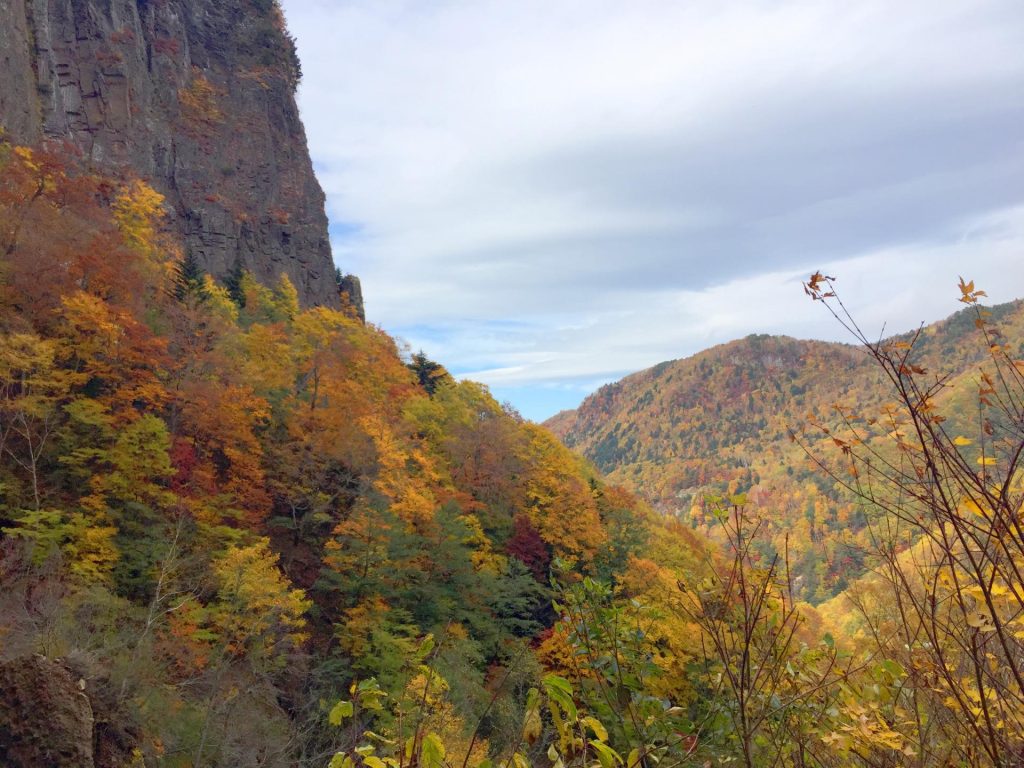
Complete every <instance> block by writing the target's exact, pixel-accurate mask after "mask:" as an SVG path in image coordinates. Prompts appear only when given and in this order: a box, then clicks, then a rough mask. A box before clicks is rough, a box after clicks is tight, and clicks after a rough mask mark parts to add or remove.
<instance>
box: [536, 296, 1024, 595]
mask: <svg viewBox="0 0 1024 768" xmlns="http://www.w3.org/2000/svg"><path fill="white" fill-rule="evenodd" d="M990 311H991V313H992V314H991V320H992V321H993V322H995V323H997V324H998V325H999V327H1000V328H1001V329H1002V331H1003V333H1004V334H1005V337H1006V340H1007V343H1008V346H1009V348H1010V350H1011V353H1012V354H1013V355H1016V356H1017V357H1024V302H1020V301H1017V302H1013V303H1011V304H1005V305H1000V306H997V307H993V308H992V309H991V310H990ZM974 320H975V317H974V314H973V313H972V312H971V310H969V309H967V310H962V311H960V312H958V313H956V314H955V315H953V316H951V317H950V318H948V319H946V320H944V321H942V322H939V323H935V324H933V325H929V326H927V327H924V328H923V329H921V332H920V334H919V335H917V334H915V335H914V338H915V359H916V360H917V365H919V366H920V367H922V368H924V369H926V370H928V371H929V374H930V375H933V376H936V377H937V378H941V379H943V380H944V381H945V383H946V384H947V385H948V386H947V387H945V388H944V391H943V393H942V394H941V399H942V400H943V401H944V402H961V403H962V402H963V401H964V398H965V390H967V389H970V388H971V387H972V386H973V384H974V382H975V380H976V370H977V366H978V365H979V364H980V363H982V362H983V361H985V360H986V359H987V357H988V350H987V346H986V344H985V342H984V337H983V332H982V330H980V329H978V328H977V327H976V326H975V322H974ZM910 339H911V336H908V335H905V336H901V337H899V338H897V339H893V340H890V341H892V342H900V341H902V342H904V343H906V342H907V341H909V340H910ZM891 396H892V395H891V392H890V391H889V388H888V385H887V382H886V380H885V377H884V374H883V372H882V371H880V370H879V369H878V367H877V365H875V364H874V361H873V360H872V359H871V358H870V356H869V355H868V354H867V353H866V351H865V350H864V349H863V348H862V347H859V346H851V345H846V344H835V343H829V342H822V341H803V340H798V339H791V338H786V337H775V336H748V337H747V338H745V339H740V340H738V341H734V342H731V343H729V344H724V345H722V346H718V347H715V348H713V349H709V350H706V351H704V352H701V353H699V354H697V355H694V356H693V357H689V358H685V359H682V360H674V361H670V362H666V363H661V364H660V365H657V366H655V367H653V368H650V369H648V370H646V371H641V372H639V373H636V374H633V375H631V376H628V377H626V378H624V379H622V380H621V381H619V382H616V383H614V384H609V385H606V386H604V387H602V388H601V389H600V390H598V391H597V392H596V393H594V394H593V395H591V396H590V397H588V398H587V399H586V400H585V401H584V402H583V404H582V405H581V406H580V407H579V408H578V409H576V410H574V411H565V412H562V413H560V414H558V415H557V416H555V417H553V418H552V419H550V420H549V421H548V422H547V423H546V426H548V427H549V428H550V429H551V430H552V431H554V432H555V433H556V434H558V435H559V436H560V437H561V438H562V440H563V441H564V442H565V443H566V445H568V446H570V447H572V448H573V449H575V450H576V451H578V452H579V453H581V454H582V455H584V456H586V457H587V458H588V459H590V460H591V461H593V462H594V464H595V465H596V466H597V467H598V469H600V470H601V471H602V472H604V473H605V474H606V475H607V477H609V478H610V479H611V480H613V481H614V482H617V483H621V484H622V485H623V486H625V487H627V488H629V489H630V490H632V491H634V492H636V493H638V494H640V495H641V496H643V497H644V498H646V499H647V500H649V501H650V503H651V504H652V505H653V506H654V507H655V508H656V509H657V510H659V511H661V512H663V513H665V514H667V515H671V516H673V517H677V518H678V519H680V520H682V521H684V522H685V523H686V524H688V525H691V526H693V527H694V528H695V529H697V530H699V531H702V532H703V533H705V534H711V533H713V529H714V527H715V521H714V519H713V516H712V515H711V514H710V511H709V509H708V507H707V505H706V504H705V498H706V497H707V496H708V495H715V494H718V495H722V494H725V495H732V494H737V493H745V494H747V495H748V496H749V498H750V499H751V501H752V502H754V503H757V504H759V505H761V506H763V507H766V508H769V509H772V510H773V518H772V520H771V522H770V523H769V532H768V534H767V536H766V539H765V541H764V542H763V546H764V548H765V552H766V553H768V552H779V551H782V549H783V547H784V545H785V538H786V537H787V536H788V537H789V547H790V549H789V552H790V558H791V565H792V568H793V569H794V573H795V574H796V576H797V585H798V588H799V591H800V593H801V595H802V596H803V597H805V598H806V599H808V600H811V601H820V600H824V599H827V598H829V597H831V596H832V595H834V594H835V593H836V592H837V591H839V590H841V589H842V588H844V587H845V586H846V584H847V583H848V579H849V578H850V577H851V576H855V575H857V574H859V573H860V572H862V570H863V568H864V561H863V553H864V551H865V549H866V548H867V541H866V538H865V537H867V536H869V535H870V534H869V532H868V531H866V530H865V524H866V520H865V518H864V516H863V514H862V512H861V508H860V504H859V503H858V502H857V500H856V498H855V496H854V494H851V493H849V492H848V491H847V490H846V489H844V488H842V487H841V486H840V485H839V484H837V483H836V482H835V481H834V480H833V479H831V478H829V477H828V476H827V475H824V474H823V473H822V472H821V471H820V467H819V466H817V465H816V463H815V461H813V460H812V459H810V458H809V457H808V455H807V451H806V450H805V448H806V446H803V445H801V444H798V443H797V442H795V441H794V440H793V439H792V432H793V431H794V430H796V431H800V430H801V429H803V428H804V427H806V425H807V424H808V423H811V422H815V423H819V422H820V423H825V424H830V425H833V426H836V425H838V424H839V423H840V422H841V421H842V415H843V413H844V412H853V411H856V412H861V413H862V412H865V411H868V412H875V411H878V410H879V409H880V408H881V407H882V406H883V404H885V403H886V402H888V401H889V400H891ZM955 418H957V420H958V421H959V422H961V423H960V424H959V425H958V426H960V427H961V428H966V425H965V424H963V423H962V422H963V421H964V420H965V419H970V418H971V416H970V414H969V413H962V414H957V415H956V417H955ZM827 442H828V441H827V439H826V440H825V441H824V443H823V445H824V444H827Z"/></svg>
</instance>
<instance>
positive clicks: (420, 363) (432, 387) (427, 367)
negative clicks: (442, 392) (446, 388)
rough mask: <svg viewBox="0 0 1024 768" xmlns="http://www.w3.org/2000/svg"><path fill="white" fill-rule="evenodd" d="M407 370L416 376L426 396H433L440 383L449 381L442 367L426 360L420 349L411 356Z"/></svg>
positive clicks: (446, 372)
mask: <svg viewBox="0 0 1024 768" xmlns="http://www.w3.org/2000/svg"><path fill="white" fill-rule="evenodd" d="M409 369H410V370H411V371H412V372H413V373H415V374H416V380H417V381H418V382H419V384H420V386H421V387H423V389H425V390H426V392H427V394H428V395H433V394H434V392H436V391H437V386H438V385H439V384H440V383H441V382H443V381H447V380H450V379H451V376H450V375H449V374H448V371H446V370H445V369H444V366H443V365H441V364H440V363H435V362H434V361H433V360H431V359H430V358H428V357H427V356H426V354H425V353H424V352H423V350H422V349H421V350H420V351H419V352H417V353H416V354H414V355H413V356H412V361H411V362H410V363H409Z"/></svg>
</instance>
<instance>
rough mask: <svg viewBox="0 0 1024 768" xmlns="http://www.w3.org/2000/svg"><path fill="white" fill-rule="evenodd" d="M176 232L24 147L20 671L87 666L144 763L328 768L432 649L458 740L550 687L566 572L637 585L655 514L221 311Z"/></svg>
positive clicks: (311, 325)
mask: <svg viewBox="0 0 1024 768" xmlns="http://www.w3.org/2000/svg"><path fill="white" fill-rule="evenodd" d="M162 203H163V201H162V198H161V196H160V195H159V194H158V193H156V192H155V191H154V190H152V189H151V188H150V187H148V186H146V185H145V184H144V183H142V182H139V181H132V182H123V181H121V180H119V179H113V178H109V177H104V176H100V175H96V174H95V173H92V172H90V171H89V170H88V169H85V168H82V167H78V166H76V165H75V164H74V162H73V161H72V159H71V158H69V157H68V156H66V155H62V154H54V153H53V152H48V151H44V150H41V149H31V148H26V147H16V146H13V145H11V144H9V143H6V142H0V255H2V266H3V270H2V274H0V453H2V455H3V461H2V462H0V531H2V539H0V580H2V583H3V591H2V594H0V663H3V662H7V661H10V660H17V659H25V658H31V656H32V654H35V653H41V654H43V655H45V656H47V657H51V658H52V657H60V658H63V659H65V660H67V663H69V664H71V665H72V667H73V669H74V674H75V675H76V676H78V677H81V679H82V680H83V681H84V682H83V683H82V685H83V686H84V687H85V688H86V690H87V691H88V695H89V698H90V700H91V706H92V708H93V712H94V714H95V717H96V720H97V722H100V721H103V722H108V723H113V724H116V730H117V733H116V734H113V735H110V734H108V735H107V736H104V737H103V738H104V739H107V741H104V744H105V745H106V746H105V747H104V748H110V749H114V748H115V747H114V746H111V745H112V744H114V743H115V742H116V744H117V745H121V746H118V747H116V748H117V749H120V748H121V747H122V746H123V747H124V748H125V749H126V750H127V752H126V754H129V755H131V754H137V755H138V756H139V760H145V761H146V764H153V765H156V764H159V765H197V766H199V765H201V766H207V765H242V764H252V763H250V762H249V760H250V759H251V755H252V754H257V753H258V754H260V755H261V758H260V762H259V764H260V765H293V764H295V763H296V762H301V763H303V764H312V765H320V764H322V763H323V762H324V761H326V759H327V758H328V757H329V755H330V754H331V753H332V745H334V744H335V743H337V742H338V740H339V739H341V738H343V736H344V734H343V733H341V732H337V731H336V730H331V729H330V726H329V723H328V719H327V716H326V710H324V707H325V706H326V703H329V702H332V701H334V700H336V699H337V698H339V697H341V696H342V695H344V693H345V691H346V690H347V687H348V686H349V684H350V683H352V682H353V681H354V680H366V679H369V678H371V677H372V678H374V679H375V680H376V681H377V682H378V683H379V684H380V685H381V686H382V690H383V691H385V692H390V693H391V694H394V695H398V694H401V693H402V692H403V691H405V690H406V688H407V686H409V685H411V684H413V680H414V679H415V677H416V675H417V674H418V672H417V670H418V667H417V666H416V664H415V663H412V662H411V661H410V660H411V659H412V658H413V657H414V656H415V652H416V649H417V648H419V647H420V646H421V645H422V643H423V642H424V638H426V637H427V636H429V635H430V634H434V635H435V636H436V637H437V638H438V639H439V640H438V643H439V644H438V648H439V651H438V655H437V656H436V658H433V659H432V663H433V664H434V668H435V669H437V670H439V674H443V675H444V676H445V678H446V679H447V680H448V682H447V683H446V686H447V687H448V688H449V689H450V691H451V695H452V697H453V699H454V701H455V702H456V708H455V709H454V710H452V711H451V712H449V717H450V718H451V722H448V723H447V724H445V725H444V726H443V727H442V726H441V725H438V726H437V727H438V728H441V729H442V730H443V731H445V729H447V730H446V731H445V732H449V733H450V734H453V735H454V737H457V738H462V736H463V735H464V734H463V730H464V725H463V724H464V723H467V722H472V723H475V722H476V721H475V720H473V719H471V718H474V717H479V716H481V715H482V713H483V711H484V707H485V705H486V701H487V697H488V695H489V694H488V692H487V690H486V688H485V686H486V684H487V682H488V680H490V679H492V678H493V677H494V676H498V677H500V676H501V675H502V674H505V672H504V668H505V666H506V665H508V664H509V663H510V661H511V660H513V659H515V660H517V666H516V674H519V675H523V676H524V677H523V679H524V680H529V679H532V678H531V675H532V674H534V673H532V672H531V670H535V669H537V667H536V662H533V661H531V662H530V663H526V661H524V659H527V658H528V659H531V660H532V658H533V655H532V653H530V652H529V651H528V649H527V648H526V646H525V643H526V642H527V641H530V640H536V639H538V638H539V637H540V635H541V634H542V632H544V631H545V629H546V628H548V627H549V626H550V625H551V623H552V621H553V619H554V614H553V612H552V609H551V605H550V595H549V584H548V577H549V573H550V572H551V568H552V563H553V562H554V561H555V560H557V561H559V562H561V563H562V565H561V566H560V567H561V568H562V569H563V570H564V571H565V573H567V574H575V575H576V576H579V575H581V574H589V575H592V576H600V577H604V578H611V577H614V576H617V575H618V574H621V573H622V572H624V570H625V568H626V566H627V562H628V561H629V559H630V557H631V555H632V554H633V553H634V552H636V550H637V548H638V546H639V545H640V544H641V543H642V541H643V539H644V535H645V534H644V530H645V528H646V525H647V522H646V519H647V518H646V513H645V512H644V510H643V508H642V507H641V506H639V505H638V504H637V502H636V501H635V500H634V499H633V498H632V497H631V496H630V495H629V494H626V493H624V492H621V491H617V490H615V489H612V488H608V487H606V486H605V484H604V482H603V481H602V480H601V479H600V478H599V477H598V475H597V474H596V473H595V472H594V471H593V470H592V469H591V468H590V467H589V466H588V465H587V464H586V463H585V461H584V460H582V459H580V458H579V457H577V456H575V455H573V454H572V453H570V452H569V451H568V450H567V449H566V448H564V447H563V446H561V445H560V444H559V443H558V442H557V440H555V438H554V437H553V436H552V435H551V434H550V433H549V432H547V431H546V430H544V429H543V428H541V427H539V426H536V425H532V424H529V423H526V422H524V421H523V420H522V419H521V418H519V417H518V415H517V414H515V413H513V412H507V411H505V410H503V409H502V408H501V407H500V406H499V405H498V404H497V403H496V402H495V401H494V400H493V399H492V398H491V397H490V395H489V394H488V393H487V391H486V389H485V388H483V387H481V386H480V385H477V384H473V383H468V382H467V383H462V384H457V383H455V382H454V381H453V380H452V379H451V378H450V377H449V376H447V374H445V373H444V371H443V368H440V367H439V366H437V365H435V364H431V363H430V361H426V360H425V359H423V358H422V357H417V358H416V360H415V361H414V362H413V363H411V364H407V362H406V361H404V360H403V359H402V358H401V356H400V355H399V351H398V349H397V347H396V344H395V342H394V341H393V340H392V339H391V338H390V337H388V336H387V335H386V334H385V333H383V332H382V331H380V330H378V329H375V328H373V327H367V326H365V325H364V324H363V323H362V322H361V321H360V320H359V319H358V318H357V317H356V316H355V314H354V312H352V311H348V312H344V311H341V310H334V309H329V308H325V307H317V308H311V309H307V310H302V309H301V308H300V305H299V301H298V296H297V292H296V289H295V288H294V287H293V286H292V284H291V282H290V280H289V279H288V277H287V276H286V275H284V274H282V275H281V276H280V278H279V279H278V281H277V282H276V284H275V285H274V287H273V288H267V287H264V286H262V285H260V284H259V283H258V282H257V281H256V280H254V279H253V278H252V277H251V275H249V273H247V272H245V271H239V272H237V273H235V274H234V275H230V276H229V279H228V280H227V281H226V283H224V284H220V283H217V282H216V281H214V280H213V279H211V278H210V277H209V276H208V275H205V274H204V273H203V271H202V269H201V268H200V267H199V265H198V263H197V261H196V260H195V259H193V258H190V257H188V256H182V255H181V249H180V248H179V246H178V244H177V241H176V240H175V239H174V238H173V237H171V236H169V235H167V234H164V233H162V223H163V220H164V208H163V204H162ZM424 369H428V370H427V373H426V375H417V374H424ZM691 544H692V542H691ZM576 576H573V578H575V577H576ZM29 673H31V674H41V673H39V670H38V668H37V667H31V668H30V669H29V670H28V671H27V672H25V674H29ZM19 674H20V673H18V672H17V671H12V672H11V673H10V676H9V677H7V676H6V673H5V677H4V679H9V680H13V681H18V680H23V678H24V675H21V676H19ZM54 674H55V675H56V674H57V673H56V672H55V673H54ZM14 684H15V683H13V682H12V683H11V685H14ZM11 690H14V689H11ZM517 690H518V689H517ZM8 692H9V693H10V692H11V691H8ZM513 694H514V695H513ZM513 694H510V697H511V698H509V699H508V702H507V706H508V707H511V710H510V712H511V714H509V711H508V710H503V711H504V712H505V715H503V716H504V717H505V718H506V720H505V721H501V720H500V719H499V720H498V721H495V720H494V718H492V719H491V721H490V725H489V728H490V729H491V730H492V731H493V733H492V734H491V740H492V742H493V743H494V744H496V745H498V744H500V743H501V741H502V739H503V738H510V737H509V736H508V734H506V733H503V732H502V730H501V728H502V727H503V726H502V723H503V722H504V723H505V724H506V725H507V723H508V722H513V721H514V720H515V713H516V712H517V711H518V710H517V709H516V707H521V706H522V697H521V693H517V692H513ZM11 695H13V693H12V694H11ZM78 695H79V694H77V693H74V696H76V697H77V696H78ZM33 711H34V710H33ZM43 715H44V716H45V715H46V712H45V711H44V712H43ZM26 717H27V714H26V713H22V714H20V715H11V714H10V713H8V720H7V721H6V722H5V723H0V726H2V728H7V727H8V726H9V725H10V722H11V721H12V720H13V722H15V723H22V722H23V721H24V720H25V718H26ZM463 718H466V719H463ZM18 727H21V725H19V726H18ZM516 727H518V725H517V726H516ZM0 730H2V729H0ZM87 732H88V729H87ZM2 733H4V734H8V736H10V733H9V731H6V730H3V731H2ZM23 735H24V734H23ZM30 737H31V738H30ZM37 737H39V733H38V732H36V733H35V734H34V735H33V734H29V735H28V736H24V738H25V739H28V740H30V741H31V739H34V738H37ZM4 738H7V736H5V737H4ZM10 738H14V737H13V736H12V737H10ZM19 738H21V737H19ZM42 738H43V739H44V742H45V736H44V737H42ZM99 738H100V736H97V739H99ZM108 741H109V743H108ZM481 743H482V742H481ZM5 748H6V745H5ZM30 762H31V760H30ZM124 764H127V763H124ZM133 764H134V763H133Z"/></svg>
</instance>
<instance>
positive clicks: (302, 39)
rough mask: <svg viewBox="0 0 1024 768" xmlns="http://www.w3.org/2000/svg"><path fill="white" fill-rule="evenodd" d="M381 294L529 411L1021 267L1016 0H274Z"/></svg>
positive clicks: (320, 165) (375, 314) (338, 243)
mask: <svg viewBox="0 0 1024 768" xmlns="http://www.w3.org/2000/svg"><path fill="white" fill-rule="evenodd" d="M283 6H284V9H285V13H286V15H287V18H288V23H289V26H290V29H291V31H292V33H293V34H294V35H295V36H296V38H297V42H298V48H299V55H300V58H301V60H302V66H303V81H302V85H301V87H300V91H299V103H300V109H301V111H302V116H303V120H304V122H305V125H306V131H307V135H308V139H309V145H310V150H311V153H312V156H313V161H314V166H315V168H316V171H317V175H318V177H319V179H320V182H321V184H322V185H323V187H324V190H325V192H326V194H327V211H328V215H329V217H330V220H331V240H332V244H333V247H334V258H335V261H336V262H337V263H338V265H339V266H340V267H341V268H342V269H343V270H344V271H346V272H351V273H354V274H356V275H358V276H359V277H360V278H361V280H362V284H363V293H364V296H365V299H366V313H367V318H368V320H369V321H370V322H372V323H375V324H378V325H380V326H382V327H383V328H384V329H386V330H387V331H388V332H390V333H392V334H394V335H396V336H398V337H399V338H401V339H403V340H404V341H405V342H407V343H408V345H409V346H410V347H411V348H412V349H413V350H418V349H423V350H424V351H425V352H426V353H427V355H428V356H429V357H431V358H433V359H436V360H438V361H440V362H442V363H443V364H444V365H445V366H446V367H448V369H449V370H450V371H452V372H453V373H455V374H456V375H459V376H461V377H465V378H471V379H474V380H477V381H482V382H484V383H485V384H487V385H488V386H490V388H491V391H492V392H493V393H494V395H495V396H496V397H497V398H498V399H499V400H508V401H509V402H511V403H512V404H513V405H514V406H516V407H517V408H518V409H519V410H520V411H521V412H522V413H523V415H524V416H526V417H528V418H531V419H535V420H542V419H544V418H547V417H548V416H551V415H553V414H554V413H555V412H556V411H558V410H561V409H563V408H571V407H575V406H576V405H578V404H579V402H580V401H581V400H582V399H583V397H584V396H585V395H586V394H588V393H589V392H591V391H593V390H594V389H596V388H597V387H598V386H600V385H601V384H603V383H606V382H609V381H614V380H616V379H618V378H621V377H622V376H623V375H625V374H627V373H630V372H633V371H636V370H640V369H643V368H646V367H649V366H651V365H653V364H656V363H658V362H661V361H664V360H671V359H676V358H680V357H686V356H688V355H691V354H694V353H695V352H698V351H700V350H702V349H705V348H707V347H710V346H713V345H715V344H718V343H722V342H726V341H729V340H732V339H735V338H740V337H743V336H746V335H748V334H750V333H783V334H788V335H791V336H796V337H800V338H822V339H833V340H846V339H845V337H844V336H843V332H842V330H841V329H840V328H838V327H837V326H836V324H835V323H834V322H833V321H831V320H830V318H829V317H828V316H827V315H826V313H825V311H824V310H823V308H822V307H820V306H816V305H814V303H813V302H811V301H809V300H807V299H806V298H805V297H804V295H803V292H802V290H801V287H800V283H801V280H803V279H806V277H807V276H808V275H809V274H810V273H811V272H813V271H815V270H817V269H822V270H824V271H826V272H827V273H829V274H832V275H835V276H837V277H838V278H839V281H838V287H839V288H840V291H841V293H842V295H843V298H844V299H845V300H846V301H847V303H848V305H849V306H850V307H851V309H852V310H853V311H854V313H855V314H856V316H857V317H858V319H859V320H861V321H862V325H863V326H864V327H865V328H869V329H872V330H874V331H877V332H882V331H883V329H884V330H885V331H886V332H889V331H891V332H897V331H903V330H907V329H909V328H911V327H914V326H916V325H918V324H919V323H921V322H931V321H934V320H937V319H939V318H942V317H945V316H946V315H948V314H951V313H952V312H954V311H956V309H957V308H958V307H959V306H960V305H958V304H957V302H956V298H957V296H958V295H959V293H958V291H957V290H956V282H957V277H958V276H959V275H964V276H965V277H967V278H968V279H973V280H975V281H976V282H977V284H978V287H981V288H984V289H985V290H986V291H987V292H988V293H989V295H990V297H991V299H992V300H993V301H1006V300H1010V299H1013V298H1018V297H1022V296H1024V45H1022V44H1021V41H1022V40H1024V3H1021V2H1020V0H991V1H989V0H963V1H961V0H927V1H924V0H922V1H918V0H899V2H893V1H892V0H858V2H856V3H851V2H849V0H814V1H812V0H803V1H800V2H797V1H793V2H769V1H768V0H750V1H749V2H731V1H730V0H685V1H684V0H629V2H623V1H622V0H614V1H612V0H585V1H584V0H500V1H499V0H411V1H409V2H404V1H401V0H284V1H283Z"/></svg>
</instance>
